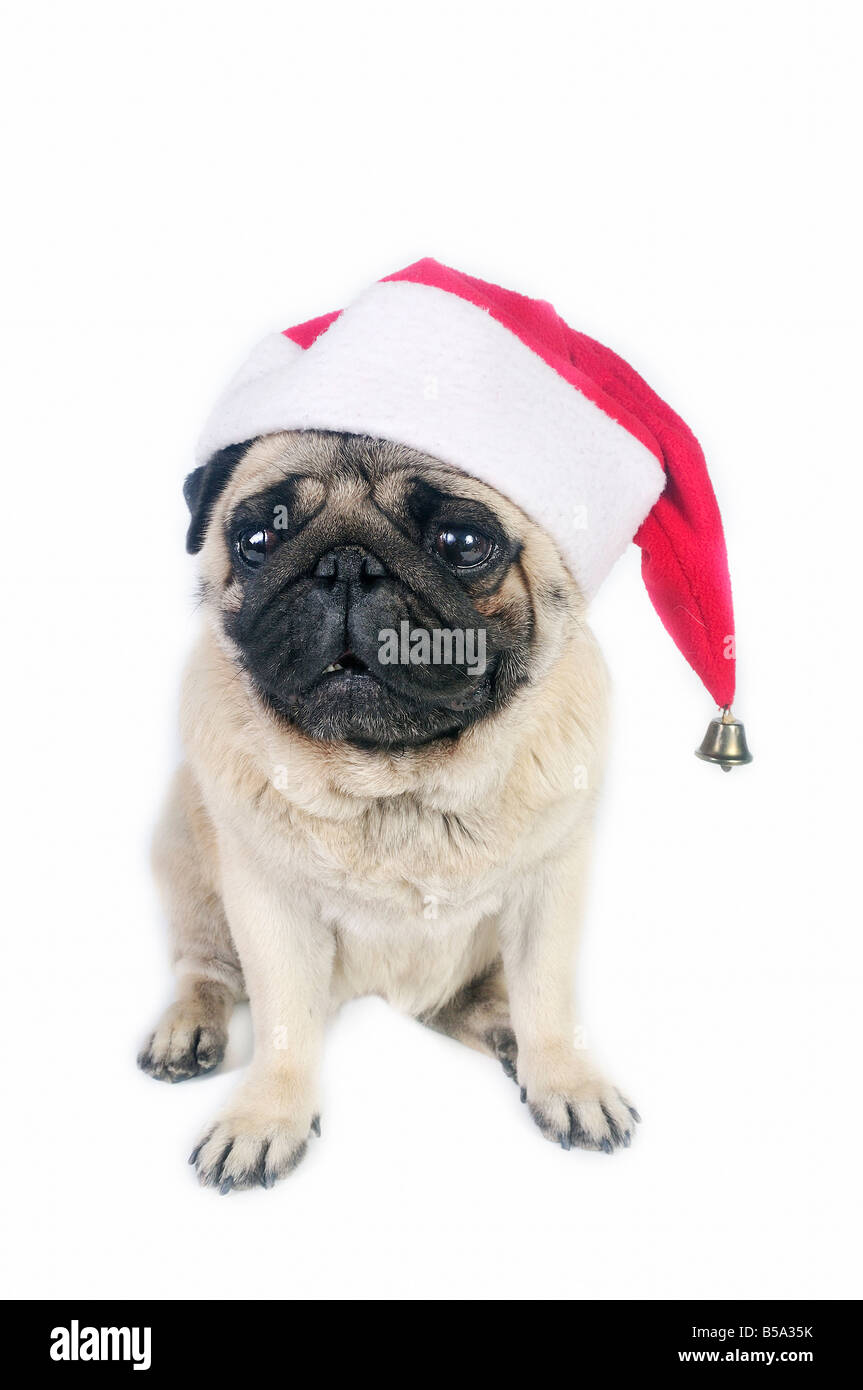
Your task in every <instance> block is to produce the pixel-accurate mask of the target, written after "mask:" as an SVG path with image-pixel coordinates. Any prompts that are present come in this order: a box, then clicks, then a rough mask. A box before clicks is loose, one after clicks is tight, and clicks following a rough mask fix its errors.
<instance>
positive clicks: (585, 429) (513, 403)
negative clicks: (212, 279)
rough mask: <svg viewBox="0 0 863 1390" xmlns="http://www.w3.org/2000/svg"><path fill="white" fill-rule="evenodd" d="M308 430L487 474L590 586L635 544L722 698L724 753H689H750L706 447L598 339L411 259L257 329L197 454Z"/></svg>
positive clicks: (675, 624) (649, 580)
mask: <svg viewBox="0 0 863 1390" xmlns="http://www.w3.org/2000/svg"><path fill="white" fill-rule="evenodd" d="M304 429H324V430H338V431H344V432H347V433H351V434H365V435H371V436H374V437H377V438H381V439H389V440H394V441H396V442H398V443H402V444H406V445H409V446H411V447H412V448H415V449H418V450H421V451H422V452H424V453H428V454H432V455H434V457H436V458H438V459H441V460H443V461H444V462H445V463H449V464H452V465H454V466H455V467H457V468H460V469H462V470H463V471H464V472H466V473H469V474H472V475H473V476H474V477H477V478H480V479H481V480H483V481H484V482H487V483H490V484H491V485H492V486H493V487H495V488H497V489H498V490H499V491H501V492H503V493H505V494H506V495H507V496H508V497H510V498H511V499H512V500H513V501H514V502H516V503H517V504H518V505H519V506H520V507H522V508H523V510H524V511H525V512H526V513H528V515H530V516H532V517H534V518H535V519H536V520H537V521H539V522H540V523H542V524H543V525H544V526H545V527H546V529H547V530H548V531H549V532H550V533H551V534H552V536H554V538H555V539H556V541H557V542H558V544H559V546H560V548H561V551H562V553H563V555H564V558H565V559H566V561H567V563H568V564H569V566H570V568H571V570H572V573H573V575H574V576H575V579H576V580H577V582H578V584H579V586H580V588H581V590H582V592H583V593H584V594H585V596H586V597H587V598H590V597H591V596H592V595H593V594H594V593H595V591H596V589H597V588H598V587H599V585H600V584H601V582H602V580H603V579H604V578H605V576H606V575H607V573H608V571H609V570H610V569H611V567H612V565H613V564H614V562H615V560H617V559H618V557H619V556H620V555H621V554H622V552H623V550H624V549H625V547H626V546H627V545H628V543H629V542H630V541H631V540H634V541H635V542H636V544H637V545H639V546H640V547H641V549H642V575H643V578H644V582H645V585H646V587H647V592H648V594H649V595H650V598H651V601H652V603H653V606H654V608H655V609H656V611H657V613H658V614H659V616H660V618H661V620H662V622H663V624H664V626H665V628H666V629H667V631H668V632H669V634H670V635H671V637H672V638H673V640H674V642H675V643H676V644H677V646H678V648H679V649H680V651H681V652H682V653H683V655H684V656H685V657H686V660H687V661H688V662H689V663H690V665H691V666H692V667H693V669H694V670H695V671H696V673H697V674H698V676H699V677H700V678H701V680H702V682H703V683H704V685H705V686H706V688H707V690H708V691H709V692H710V694H711V695H712V696H713V698H714V700H715V701H716V703H717V705H719V706H720V707H722V709H723V716H722V719H721V720H719V721H714V723H717V724H719V725H720V728H719V730H718V732H717V731H714V733H716V737H717V738H718V740H719V742H720V743H721V742H722V740H723V738H724V739H725V743H724V744H723V750H724V752H725V754H726V756H725V757H720V756H716V755H715V754H714V753H711V752H709V751H708V752H705V751H704V749H705V745H702V749H701V750H700V751H701V755H702V756H707V757H708V759H709V760H710V761H716V762H719V763H720V764H721V765H722V766H723V767H727V766H731V765H733V764H734V763H736V762H743V761H749V755H748V753H747V752H746V748H745V738H744V739H743V743H742V751H741V750H740V749H739V748H738V747H737V743H739V739H737V736H736V734H734V733H733V730H739V731H740V734H741V735H742V726H740V725H739V724H737V722H736V721H734V720H733V717H732V716H731V715H730V706H731V701H732V698H733V695H734V677H735V650H734V619H733V612H732V605H731V584H730V580H729V575H728V561H727V557H726V551H725V539H724V536H723V532H722V521H721V519H720V515H719V509H718V507H717V505H716V498H715V496H714V493H713V488H712V487H711V484H710V479H709V477H708V474H707V467H706V465H705V461H704V455H703V453H702V451H701V448H700V446H699V444H698V441H697V440H696V438H695V436H694V435H693V434H692V432H691V430H689V429H688V427H687V426H686V425H685V424H684V423H683V421H682V420H681V419H680V418H679V416H677V415H675V413H674V411H673V410H671V409H670V408H669V406H667V405H666V404H665V402H664V401H662V400H660V398H659V396H657V395H656V393H655V392H654V391H652V390H651V389H650V387H649V386H648V385H647V384H646V382H644V381H643V380H642V379H641V377H640V376H639V375H638V373H637V372H635V371H633V369H632V368H631V367H630V366H628V365H627V363H626V362H624V361H623V360H622V359H621V358H620V357H618V356H617V355H616V354H615V353H613V352H611V351H610V349H609V348H606V347H603V346H602V345H601V344H600V343H597V342H596V341H595V340H594V339H592V338H588V337H586V336H585V334H583V333H578V332H576V331H575V330H574V329H572V328H570V327H569V326H568V325H567V324H566V323H564V321H563V319H561V318H560V317H559V315H558V314H556V313H555V311H554V309H553V308H552V306H551V305H550V304H548V303H546V302H545V301H544V300H538V299H528V298H527V297H526V296H524V295H521V294H515V293H513V292H512V291H510V290H504V289H501V288H500V286H498V285H492V284H487V283H485V282H484V281H482V280H477V279H474V278H473V277H472V276H469V275H462V274H461V273H460V272H459V271H456V270H451V269H449V268H448V267H447V266H443V265H440V264H439V263H438V262H437V261H434V260H430V259H426V260H421V261H417V262H416V264H415V265H411V266H408V267H407V269H406V270H400V271H398V272H397V273H396V274H395V275H391V276H388V277H387V278H386V279H384V280H381V281H379V282H378V283H377V284H376V285H373V286H372V288H371V289H369V290H367V291H366V292H365V293H364V294H362V295H360V297H359V298H358V299H357V300H355V301H354V303H353V304H351V305H350V307H349V308H347V309H344V310H342V311H341V312H339V311H336V312H335V313H330V314H325V315H323V316H322V317H321V318H317V319H311V320H309V321H308V322H307V323H303V324H300V325H298V326H297V327H295V328H288V329H285V331H284V332H282V333H273V334H271V335H269V336H268V337H266V338H265V339H264V340H263V341H262V342H261V343H260V344H259V345H258V347H257V348H256V349H255V350H254V351H253V352H252V354H251V356H250V357H249V359H248V361H247V362H246V363H245V365H244V366H243V368H242V369H241V370H240V372H239V373H238V374H237V376H236V377H235V378H234V379H233V381H232V382H231V383H230V385H229V386H228V388H227V390H226V391H225V393H224V394H223V395H222V397H221V399H220V400H219V401H218V403H217V405H216V407H215V409H214V411H213V413H212V414H211V416H210V419H209V421H208V422H207V425H206V428H205V430H204V433H203V436H202V439H201V443H200V447H199V462H201V463H205V462H206V461H207V460H208V459H209V458H210V457H211V456H212V455H213V454H214V453H216V452H217V451H219V450H220V449H224V448H226V447H227V446H228V445H232V444H239V443H242V442H243V441H245V440H247V439H253V438H255V437H257V436H259V435H265V434H273V433H276V432H278V431H281V430H304ZM732 726H733V729H732ZM726 733H729V734H732V744H734V746H733V747H732V745H731V744H729V743H728V740H727V738H726ZM735 739H737V742H735ZM717 746H718V744H717ZM735 750H736V751H735Z"/></svg>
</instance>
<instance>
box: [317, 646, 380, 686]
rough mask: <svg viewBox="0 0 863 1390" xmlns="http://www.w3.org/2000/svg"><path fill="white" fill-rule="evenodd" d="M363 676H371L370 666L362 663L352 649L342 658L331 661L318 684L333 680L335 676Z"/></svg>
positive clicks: (343, 653)
mask: <svg viewBox="0 0 863 1390" xmlns="http://www.w3.org/2000/svg"><path fill="white" fill-rule="evenodd" d="M340 675H342V676H362V675H366V676H369V675H371V672H370V671H369V668H368V666H367V665H366V663H365V662H364V661H361V660H360V658H359V657H358V656H357V654H356V652H352V651H351V650H350V649H348V650H347V651H344V652H342V654H341V656H340V657H338V658H337V660H335V661H331V662H330V664H329V666H325V667H324V669H323V671H322V672H321V674H320V676H319V677H318V681H317V682H316V684H317V683H318V682H320V681H322V680H327V681H329V680H332V678H333V677H334V676H340Z"/></svg>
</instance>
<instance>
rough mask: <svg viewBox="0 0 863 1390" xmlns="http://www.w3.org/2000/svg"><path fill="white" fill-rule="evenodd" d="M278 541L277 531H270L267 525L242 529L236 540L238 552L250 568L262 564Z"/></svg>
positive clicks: (255, 567)
mask: <svg viewBox="0 0 863 1390" xmlns="http://www.w3.org/2000/svg"><path fill="white" fill-rule="evenodd" d="M278 543H279V538H278V536H277V535H276V533H275V531H269V530H268V529H267V528H266V527H265V526H255V527H252V526H247V527H246V528H245V530H243V531H240V533H239V535H238V536H237V539H236V541H235V542H234V544H235V548H236V551H237V554H238V555H239V557H240V559H241V560H242V561H243V564H245V565H248V566H249V568H250V569H257V568H258V566H259V565H262V564H263V563H264V561H265V560H266V558H267V556H268V555H271V554H272V552H273V551H274V550H275V548H276V546H277V545H278Z"/></svg>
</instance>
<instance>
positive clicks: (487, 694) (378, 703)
mask: <svg viewBox="0 0 863 1390" xmlns="http://www.w3.org/2000/svg"><path fill="white" fill-rule="evenodd" d="M258 690H259V694H260V695H261V697H262V699H263V700H264V701H265V703H266V704H267V706H268V707H269V709H270V710H271V711H272V712H273V713H275V714H276V715H277V717H278V718H279V719H281V720H283V721H284V722H285V723H286V724H289V725H290V726H291V727H292V728H294V729H297V730H299V731H300V732H301V733H303V734H305V735H306V736H307V737H308V738H312V739H315V740H316V741H318V742H321V743H347V744H352V745H353V746H355V747H358V748H369V749H398V748H417V747H421V746H422V745H424V744H428V743H432V742H434V741H435V740H437V739H453V738H457V737H458V735H459V734H460V733H462V732H463V731H464V730H465V729H466V728H468V727H469V725H471V724H473V723H475V722H476V720H477V719H480V718H482V716H483V715H484V714H486V713H488V711H489V709H490V708H491V705H492V689H491V677H490V674H489V675H487V676H486V677H484V678H483V679H482V680H480V681H479V682H478V683H477V684H476V685H475V686H474V687H473V689H472V690H471V691H470V693H469V694H467V695H462V696H461V697H457V696H453V697H452V699H451V700H443V699H441V700H438V701H435V702H429V701H427V700H420V699H415V698H412V697H411V695H410V694H409V693H407V692H404V691H401V690H394V689H392V688H390V687H389V686H388V685H386V684H385V683H384V682H383V681H381V680H380V679H378V677H377V676H375V675H373V674H372V672H371V671H370V670H368V668H366V667H359V668H358V667H346V668H345V667H343V668H338V669H335V670H327V671H325V672H324V673H323V674H322V675H321V677H320V678H319V679H318V680H316V681H315V682H314V684H313V685H312V686H310V687H309V688H308V689H307V690H303V691H301V692H296V691H290V690H284V691H279V690H273V689H264V688H263V687H261V686H260V685H259V686H258Z"/></svg>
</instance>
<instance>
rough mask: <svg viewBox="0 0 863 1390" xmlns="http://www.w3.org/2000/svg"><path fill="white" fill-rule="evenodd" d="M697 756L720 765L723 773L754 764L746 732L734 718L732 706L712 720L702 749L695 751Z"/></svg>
mask: <svg viewBox="0 0 863 1390" xmlns="http://www.w3.org/2000/svg"><path fill="white" fill-rule="evenodd" d="M695 756H696V758H702V759H703V760H704V762H706V763H718V764H719V766H720V767H721V768H722V771H723V772H730V771H731V769H732V768H733V767H742V766H743V765H744V764H745V763H751V762H752V754H751V753H750V751H749V749H748V747H747V745H746V730H745V729H744V727H743V725H742V724H741V722H740V720H739V719H735V718H734V715H733V714H732V713H731V706H730V705H726V706H725V708H724V710H723V711H722V713H721V714H720V715H717V716H716V718H714V719H711V721H710V723H709V724H708V726H707V733H706V734H705V735H704V738H703V739H702V740H701V747H700V748H696V750H695Z"/></svg>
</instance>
